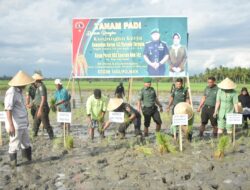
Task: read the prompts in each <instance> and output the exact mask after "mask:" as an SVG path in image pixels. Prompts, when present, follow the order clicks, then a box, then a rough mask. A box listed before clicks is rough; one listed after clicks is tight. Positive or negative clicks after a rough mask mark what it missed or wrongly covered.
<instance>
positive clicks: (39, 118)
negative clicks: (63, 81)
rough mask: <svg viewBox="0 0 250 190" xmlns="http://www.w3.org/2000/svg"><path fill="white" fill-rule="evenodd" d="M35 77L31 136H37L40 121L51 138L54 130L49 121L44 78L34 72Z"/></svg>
mask: <svg viewBox="0 0 250 190" xmlns="http://www.w3.org/2000/svg"><path fill="white" fill-rule="evenodd" d="M32 78H33V79H35V85H36V88H37V89H36V95H35V99H34V100H33V104H34V105H35V106H36V114H35V118H34V124H33V137H36V136H37V133H38V130H39V125H40V123H41V122H42V124H43V127H44V128H45V129H46V130H47V132H48V135H49V138H50V139H51V140H52V139H53V138H54V132H53V129H52V127H51V125H50V121H49V111H50V108H49V105H48V99H47V88H46V86H45V85H44V83H43V82H42V80H43V79H44V78H43V77H42V76H41V75H39V74H37V73H35V74H34V75H33V76H32Z"/></svg>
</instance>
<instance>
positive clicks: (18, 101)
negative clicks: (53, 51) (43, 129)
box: [4, 71, 35, 167]
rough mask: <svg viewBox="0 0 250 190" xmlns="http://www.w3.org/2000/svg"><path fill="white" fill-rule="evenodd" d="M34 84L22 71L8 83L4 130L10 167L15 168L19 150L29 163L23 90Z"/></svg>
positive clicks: (27, 120) (26, 114)
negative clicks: (6, 133) (7, 143)
mask: <svg viewBox="0 0 250 190" xmlns="http://www.w3.org/2000/svg"><path fill="white" fill-rule="evenodd" d="M33 82H35V81H34V80H33V79H32V78H31V77H30V76H28V75H27V74H26V73H24V72H23V71H19V72H18V73H17V74H16V75H15V76H14V77H13V78H12V79H11V81H10V82H9V83H8V84H9V86H10V88H9V89H8V90H7V92H6V94H5V98H4V109H5V111H6V115H7V121H6V130H7V132H8V134H9V137H10V141H9V156H10V162H11V166H12V167H16V166H17V151H18V150H19V149H20V148H21V150H22V156H23V157H24V158H25V159H27V160H28V161H31V159H32V150H31V144H30V138H29V131H28V126H29V119H28V112H27V109H26V107H25V101H24V97H23V94H22V93H23V90H24V88H25V86H26V85H29V84H31V83H33Z"/></svg>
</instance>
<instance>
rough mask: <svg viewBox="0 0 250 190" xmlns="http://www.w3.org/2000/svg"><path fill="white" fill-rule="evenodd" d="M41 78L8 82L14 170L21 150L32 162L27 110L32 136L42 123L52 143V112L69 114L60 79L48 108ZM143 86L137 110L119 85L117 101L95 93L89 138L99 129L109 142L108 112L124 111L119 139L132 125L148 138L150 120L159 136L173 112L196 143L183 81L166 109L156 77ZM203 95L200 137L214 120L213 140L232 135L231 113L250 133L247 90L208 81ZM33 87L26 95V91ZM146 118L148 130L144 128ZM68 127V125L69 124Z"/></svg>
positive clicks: (229, 82)
mask: <svg viewBox="0 0 250 190" xmlns="http://www.w3.org/2000/svg"><path fill="white" fill-rule="evenodd" d="M43 80H44V78H43V76H42V75H41V74H38V73H35V74H34V75H33V76H32V77H30V76H29V75H27V74H26V73H25V72H23V71H19V72H18V73H17V74H16V75H15V76H14V77H13V78H12V79H11V80H10V82H9V86H10V88H9V89H8V90H7V92H6V95H5V99H4V109H5V111H6V116H7V120H6V125H5V126H6V130H7V132H8V134H9V138H10V141H9V155H10V161H11V165H12V166H16V164H17V151H18V150H19V149H20V148H21V151H22V156H23V157H24V158H26V159H27V160H28V161H31V160H32V148H31V143H30V137H29V130H28V126H29V119H28V112H27V110H28V109H30V110H31V115H32V117H33V127H32V131H33V134H32V136H33V137H34V138H35V137H36V136H37V135H38V131H39V126H40V124H41V123H42V124H43V127H44V128H45V129H46V130H47V132H48V135H49V138H50V139H53V138H54V132H53V127H52V126H51V125H50V120H49V112H50V109H55V110H57V111H59V112H71V106H70V101H71V96H70V94H69V93H68V91H67V90H66V89H65V88H64V87H63V84H62V82H61V80H60V79H56V80H55V86H56V91H55V93H54V97H53V100H54V103H53V105H49V103H48V95H47V88H46V86H45V84H44V83H43ZM143 82H144V87H143V88H142V89H141V90H140V91H139V93H138V97H137V104H136V107H133V106H131V105H130V104H129V103H127V102H126V101H125V100H124V99H125V98H124V96H125V90H124V87H123V83H122V82H121V83H120V84H119V85H118V86H117V88H116V89H115V96H114V98H110V99H109V100H108V98H107V97H106V96H104V95H103V94H102V92H101V90H100V89H95V90H94V92H93V94H92V95H91V96H90V97H88V99H87V102H86V114H87V123H88V127H89V138H90V140H93V139H94V132H95V129H97V130H98V132H99V133H100V136H101V137H105V131H106V130H107V129H108V128H109V126H110V125H111V124H112V123H113V122H112V121H111V120H109V119H107V120H105V118H107V117H105V115H106V114H107V112H123V113H124V121H123V122H122V123H118V124H117V125H118V128H117V129H118V130H117V134H118V135H119V137H120V138H124V137H125V135H126V131H127V128H128V127H129V126H131V125H133V126H134V133H135V136H141V137H147V136H148V135H149V127H150V125H151V119H153V121H154V122H155V124H156V128H155V130H156V132H160V131H161V126H162V119H161V115H160V112H163V111H166V112H169V111H170V110H171V112H172V114H173V115H174V114H187V116H188V125H186V126H183V131H184V134H185V136H186V137H187V139H188V140H189V141H190V142H191V140H192V128H193V122H194V110H193V108H192V106H191V105H190V102H191V101H190V96H189V91H188V89H187V88H185V87H184V85H183V79H182V78H177V79H176V81H175V88H174V89H173V90H172V92H171V95H170V97H169V100H168V105H167V107H166V109H165V110H164V109H163V105H162V103H161V102H160V101H159V99H158V97H157V94H156V91H155V89H154V88H153V87H152V86H151V83H152V78H144V79H143ZM207 84H208V85H207V86H206V87H205V89H204V94H203V96H202V99H201V101H200V104H199V107H198V109H197V112H201V125H200V133H199V136H200V138H203V136H204V131H205V127H206V125H207V124H208V122H209V121H210V123H211V126H212V128H213V131H212V133H213V137H220V136H221V135H222V134H223V133H224V132H226V134H228V135H230V136H231V135H232V132H233V131H232V125H230V124H227V122H226V116H227V114H228V113H241V114H242V115H243V129H248V122H247V120H248V119H250V96H249V93H248V90H247V88H245V87H244V88H242V90H241V92H240V95H238V93H237V92H236V84H235V83H234V82H233V81H232V80H230V79H229V78H226V79H224V80H223V81H221V82H220V83H219V84H218V85H217V84H216V79H215V78H214V77H209V78H208V80H207ZM28 85H29V88H28V90H27V93H26V96H25V97H24V96H23V91H24V89H25V87H26V86H28ZM142 116H143V117H144V128H143V130H142V129H141V125H142ZM68 128H70V124H68ZM170 133H171V135H172V136H173V138H174V139H177V136H178V132H177V126H175V125H173V124H170Z"/></svg>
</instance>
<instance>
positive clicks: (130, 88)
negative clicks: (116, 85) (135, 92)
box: [128, 78, 133, 104]
mask: <svg viewBox="0 0 250 190" xmlns="http://www.w3.org/2000/svg"><path fill="white" fill-rule="evenodd" d="M132 85H133V78H130V79H129V83H128V103H129V104H130V102H131V97H132Z"/></svg>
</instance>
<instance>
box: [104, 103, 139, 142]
mask: <svg viewBox="0 0 250 190" xmlns="http://www.w3.org/2000/svg"><path fill="white" fill-rule="evenodd" d="M107 110H108V111H113V112H123V113H124V122H123V123H119V127H118V132H119V135H120V138H124V137H125V135H126V130H127V128H128V127H129V126H130V124H132V123H133V125H134V128H135V136H141V114H140V113H139V112H138V111H137V110H136V109H135V108H133V107H132V106H131V105H130V104H128V103H125V102H124V101H123V99H121V98H111V99H110V100H109V103H108V107H107ZM111 123H112V122H111V121H107V122H106V123H105V125H104V127H103V131H105V130H106V129H107V128H108V127H109V126H110V125H111Z"/></svg>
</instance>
